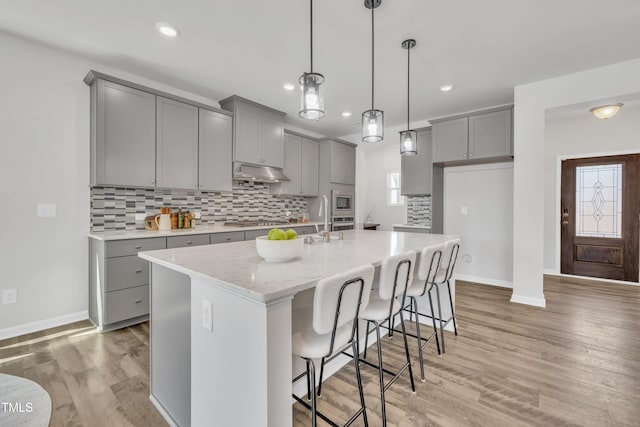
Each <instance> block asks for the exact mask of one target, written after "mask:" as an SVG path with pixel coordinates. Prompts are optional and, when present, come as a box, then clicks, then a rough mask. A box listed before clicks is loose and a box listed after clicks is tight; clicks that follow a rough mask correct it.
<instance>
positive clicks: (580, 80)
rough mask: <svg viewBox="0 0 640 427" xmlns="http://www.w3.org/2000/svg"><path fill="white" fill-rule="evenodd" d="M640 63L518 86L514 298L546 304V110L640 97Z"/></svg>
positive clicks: (637, 60) (516, 98)
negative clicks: (544, 280)
mask: <svg viewBox="0 0 640 427" xmlns="http://www.w3.org/2000/svg"><path fill="white" fill-rule="evenodd" d="M639 75H640V59H636V60H633V61H628V62H624V63H620V64H614V65H610V66H607V67H601V68H596V69H593V70H588V71H583V72H580V73H574V74H569V75H566V76H562V77H556V78H553V79H549V80H543V81H540V82H536V83H530V84H526V85H522V86H517V87H516V88H515V91H514V100H515V107H514V171H513V173H514V201H513V205H514V245H513V295H512V297H511V300H512V301H514V302H520V303H525V304H532V305H538V306H544V305H545V299H544V292H543V254H544V213H545V183H544V174H545V142H544V141H545V113H546V110H548V109H552V108H558V107H562V106H567V105H574V104H581V103H586V102H593V104H592V105H597V103H600V102H603V101H607V100H616V99H620V97H624V96H630V95H637V94H639V93H640V79H639V78H638V76H639Z"/></svg>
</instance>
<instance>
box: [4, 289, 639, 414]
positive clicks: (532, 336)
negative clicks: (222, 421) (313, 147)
mask: <svg viewBox="0 0 640 427" xmlns="http://www.w3.org/2000/svg"><path fill="white" fill-rule="evenodd" d="M456 288H457V303H456V304H457V307H456V308H457V316H458V324H459V335H458V336H457V337H456V336H454V335H453V334H450V333H447V334H446V339H447V341H446V344H447V353H446V354H445V355H443V356H441V357H438V356H437V354H436V352H435V350H434V348H433V346H431V345H430V346H429V348H428V354H427V357H426V361H425V363H426V366H425V369H426V378H427V380H426V382H424V383H422V382H420V376H419V368H418V366H417V352H416V350H417V347H416V343H415V341H414V340H412V339H410V341H409V344H410V351H411V353H412V356H413V357H412V360H413V362H414V371H415V379H416V393H415V394H412V393H411V389H410V386H409V381H408V376H407V375H406V374H405V375H404V376H403V377H402V378H400V379H399V380H398V381H397V382H396V383H395V384H394V385H393V386H392V387H391V388H390V389H389V390H388V392H387V416H388V421H389V423H388V425H390V426H402V427H408V426H509V427H511V426H530V425H539V426H638V425H640V287H634V286H625V285H618V284H609V283H598V282H591V281H584V280H575V279H566V278H552V277H547V278H545V297H546V300H547V307H546V308H545V309H541V308H535V307H529V306H525V305H520V304H512V303H510V302H509V298H510V296H511V290H510V289H504V288H496V287H491V286H485V285H477V284H473V283H467V282H462V281H458V282H457V283H456ZM401 344H402V341H401V337H400V336H399V335H397V334H396V335H395V336H394V337H393V338H392V339H390V340H389V339H388V338H385V339H384V344H383V360H384V362H385V366H387V367H390V368H393V367H394V366H399V365H400V364H401V362H402V357H403V353H402V347H401ZM372 348H373V347H372ZM368 356H369V359H370V360H372V361H375V351H372V352H369V353H368ZM0 372H3V373H7V374H12V375H18V376H22V377H25V378H29V379H31V380H33V381H36V382H38V383H39V384H41V385H42V386H43V387H44V388H45V389H46V390H47V391H48V392H49V394H50V395H51V398H52V401H53V411H52V419H51V426H164V425H166V423H165V422H164V420H163V419H162V418H161V417H160V415H159V414H158V413H157V411H156V410H155V408H154V407H153V405H152V404H151V403H150V402H149V399H148V396H149V326H148V324H146V323H145V324H142V325H137V326H135V327H130V328H125V329H122V330H119V331H114V332H109V333H105V334H99V333H96V332H95V329H94V328H93V327H92V326H91V325H90V324H89V323H88V322H78V323H74V324H71V325H66V326H64V327H60V328H55V329H51V330H47V331H42V332H38V333H34V334H30V335H25V336H22V337H16V338H12V339H9V340H4V341H0ZM362 373H363V382H364V387H365V399H366V402H367V405H368V409H367V413H368V416H369V423H370V425H371V426H380V425H382V423H381V420H380V401H379V385H378V380H377V376H378V374H377V371H376V370H375V369H372V368H370V367H367V366H363V367H362ZM354 384H355V378H354V371H353V368H352V365H348V366H347V367H345V368H343V369H342V370H341V371H340V372H339V373H338V374H336V375H335V376H333V377H332V378H330V379H329V380H327V381H326V382H325V384H324V385H323V396H322V398H320V399H319V408H320V410H321V411H323V412H325V413H326V414H327V415H329V416H330V417H331V418H334V419H335V420H336V421H338V422H340V420H342V421H344V420H346V419H347V418H348V417H349V416H350V413H351V412H352V411H355V410H356V408H357V406H358V398H357V391H356V388H355V387H354V386H353V385H354ZM293 416H294V425H295V426H305V425H310V416H309V412H308V411H307V410H306V409H304V408H303V407H302V406H301V405H299V404H296V405H295V406H294V409H293ZM212 425H213V426H215V421H214V420H212ZM320 425H324V424H323V423H322V422H320ZM355 425H362V423H361V422H360V420H359V421H358V422H356V423H355ZM225 427H226V426H225Z"/></svg>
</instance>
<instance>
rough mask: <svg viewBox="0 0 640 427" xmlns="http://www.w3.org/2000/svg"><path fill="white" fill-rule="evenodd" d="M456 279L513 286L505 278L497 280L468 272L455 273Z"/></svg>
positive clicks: (505, 286) (507, 286)
mask: <svg viewBox="0 0 640 427" xmlns="http://www.w3.org/2000/svg"><path fill="white" fill-rule="evenodd" d="M454 278H455V279H456V280H458V279H460V280H464V281H465V282H474V283H480V284H482V285H490V286H498V287H500V288H513V283H512V282H507V281H506V280H497V279H487V278H485V277H480V276H472V275H469V274H458V273H456V275H455V277H454Z"/></svg>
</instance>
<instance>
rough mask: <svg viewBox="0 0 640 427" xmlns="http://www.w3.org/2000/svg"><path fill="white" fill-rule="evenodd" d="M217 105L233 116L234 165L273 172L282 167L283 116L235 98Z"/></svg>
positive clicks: (272, 110) (245, 100)
mask: <svg viewBox="0 0 640 427" xmlns="http://www.w3.org/2000/svg"><path fill="white" fill-rule="evenodd" d="M220 105H221V106H222V108H224V109H225V110H228V111H232V112H233V113H234V120H233V135H234V138H233V147H234V148H233V160H234V161H236V162H240V163H250V164H255V165H263V166H271V167H275V168H282V167H283V166H284V116H285V114H284V113H283V112H281V111H277V110H274V109H272V108H269V107H267V106H264V105H260V104H257V103H255V102H253V101H249V100H248V99H244V98H241V97H239V96H231V97H229V98H226V99H223V100H222V101H220Z"/></svg>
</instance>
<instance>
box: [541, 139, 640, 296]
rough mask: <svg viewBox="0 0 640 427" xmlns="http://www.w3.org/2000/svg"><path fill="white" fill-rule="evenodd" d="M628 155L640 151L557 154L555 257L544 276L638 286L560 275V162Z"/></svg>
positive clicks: (587, 277) (639, 152)
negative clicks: (551, 268)
mask: <svg viewBox="0 0 640 427" xmlns="http://www.w3.org/2000/svg"><path fill="white" fill-rule="evenodd" d="M628 154H640V150H637V149H636V150H619V151H604V152H597V153H580V154H559V155H558V156H557V157H556V176H555V180H556V188H555V192H556V195H555V196H556V197H555V199H556V203H555V209H554V211H553V212H554V216H553V221H554V224H555V227H554V230H555V232H554V234H555V236H554V240H555V247H556V257H555V260H554V262H555V265H554V268H553V270H551V271H549V270H547V269H545V270H543V273H544V274H551V275H554V276H562V277H579V278H582V279H587V280H598V281H602V282H610V283H620V284H623V285H631V286H640V280H639V281H638V282H627V281H623V280H614V279H603V278H599V277H589V276H577V275H573V274H562V273H560V266H561V265H562V259H561V257H562V242H561V238H562V236H561V233H562V230H561V226H560V217H559V215H560V211H561V209H562V202H561V198H562V161H563V160H573V159H586V158H589V157H608V156H625V155H628Z"/></svg>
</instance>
